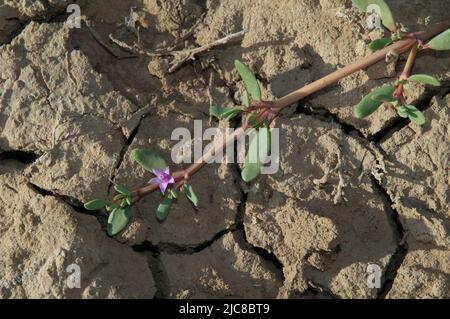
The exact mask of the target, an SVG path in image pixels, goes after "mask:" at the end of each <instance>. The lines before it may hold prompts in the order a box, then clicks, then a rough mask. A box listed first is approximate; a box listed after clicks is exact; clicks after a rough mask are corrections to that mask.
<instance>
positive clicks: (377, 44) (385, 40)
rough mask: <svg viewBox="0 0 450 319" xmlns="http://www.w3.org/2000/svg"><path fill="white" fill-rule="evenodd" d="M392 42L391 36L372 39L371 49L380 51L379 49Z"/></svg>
mask: <svg viewBox="0 0 450 319" xmlns="http://www.w3.org/2000/svg"><path fill="white" fill-rule="evenodd" d="M391 43H392V39H390V38H381V39H378V40H375V41H372V42H371V43H370V44H369V49H370V50H372V51H378V50H381V49H383V48H384V47H386V46H388V45H389V44H391Z"/></svg>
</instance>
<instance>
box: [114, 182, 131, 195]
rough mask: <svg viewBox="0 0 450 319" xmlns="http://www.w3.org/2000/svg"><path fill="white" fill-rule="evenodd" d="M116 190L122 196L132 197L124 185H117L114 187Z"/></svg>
mask: <svg viewBox="0 0 450 319" xmlns="http://www.w3.org/2000/svg"><path fill="white" fill-rule="evenodd" d="M114 189H115V190H116V191H117V192H118V193H120V194H123V195H127V196H131V192H130V191H129V190H128V189H127V188H126V187H124V186H122V185H119V184H116V185H114Z"/></svg>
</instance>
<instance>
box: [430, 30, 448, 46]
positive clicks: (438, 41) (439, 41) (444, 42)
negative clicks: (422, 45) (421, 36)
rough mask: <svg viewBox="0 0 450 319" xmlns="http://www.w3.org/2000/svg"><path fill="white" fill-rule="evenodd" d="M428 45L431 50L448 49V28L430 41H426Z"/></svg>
mask: <svg viewBox="0 0 450 319" xmlns="http://www.w3.org/2000/svg"><path fill="white" fill-rule="evenodd" d="M428 46H429V47H430V48H432V49H433V50H439V51H442V50H450V29H447V30H446V31H444V32H442V33H441V34H439V35H437V36H436V37H434V38H433V39H431V41H430V42H428Z"/></svg>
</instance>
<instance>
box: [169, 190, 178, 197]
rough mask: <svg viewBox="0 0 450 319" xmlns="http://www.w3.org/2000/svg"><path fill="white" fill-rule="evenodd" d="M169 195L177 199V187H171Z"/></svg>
mask: <svg viewBox="0 0 450 319" xmlns="http://www.w3.org/2000/svg"><path fill="white" fill-rule="evenodd" d="M169 196H170V197H171V198H172V199H175V198H177V197H178V193H177V191H176V190H175V189H173V188H170V189H169Z"/></svg>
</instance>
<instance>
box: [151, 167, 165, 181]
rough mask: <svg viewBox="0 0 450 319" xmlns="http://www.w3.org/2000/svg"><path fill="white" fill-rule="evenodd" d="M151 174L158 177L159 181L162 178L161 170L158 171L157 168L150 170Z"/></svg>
mask: <svg viewBox="0 0 450 319" xmlns="http://www.w3.org/2000/svg"><path fill="white" fill-rule="evenodd" d="M152 173H153V174H155V176H156V177H158V178H159V179H162V178H163V176H164V172H163V170H162V169H159V168H154V169H153V170H152Z"/></svg>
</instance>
